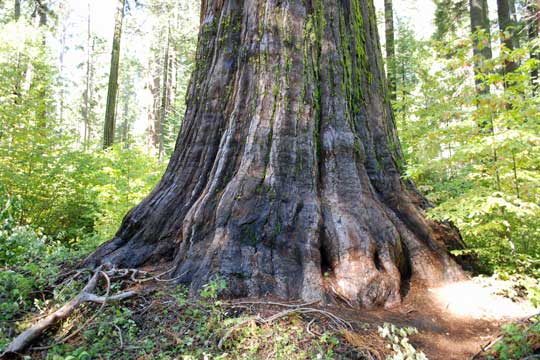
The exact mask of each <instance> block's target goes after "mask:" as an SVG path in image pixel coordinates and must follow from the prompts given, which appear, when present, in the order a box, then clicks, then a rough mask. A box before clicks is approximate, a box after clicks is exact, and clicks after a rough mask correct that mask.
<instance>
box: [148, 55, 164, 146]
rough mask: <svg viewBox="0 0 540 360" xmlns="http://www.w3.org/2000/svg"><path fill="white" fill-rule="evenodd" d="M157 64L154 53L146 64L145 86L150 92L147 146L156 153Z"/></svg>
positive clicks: (158, 82) (157, 113)
mask: <svg viewBox="0 0 540 360" xmlns="http://www.w3.org/2000/svg"><path fill="white" fill-rule="evenodd" d="M157 64H159V54H157V53H154V55H153V56H152V57H151V58H150V61H149V64H148V69H149V70H148V76H147V77H148V80H147V88H148V90H149V92H150V98H151V102H150V104H149V105H148V109H147V126H146V131H147V147H148V150H149V152H150V153H152V154H157V153H158V149H159V148H160V144H159V141H160V136H159V129H160V126H159V108H160V107H159V105H160V104H159V100H160V96H159V93H160V92H159V90H160V83H161V78H160V72H159V69H158V68H157Z"/></svg>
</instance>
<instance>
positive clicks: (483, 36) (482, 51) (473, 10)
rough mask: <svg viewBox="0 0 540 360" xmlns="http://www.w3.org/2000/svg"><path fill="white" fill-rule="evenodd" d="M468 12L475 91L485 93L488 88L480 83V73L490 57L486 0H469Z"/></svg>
mask: <svg viewBox="0 0 540 360" xmlns="http://www.w3.org/2000/svg"><path fill="white" fill-rule="evenodd" d="M469 14H470V19H471V33H472V39H473V56H474V74H475V84H476V91H477V92H478V94H481V95H485V94H487V93H488V92H489V88H487V87H486V86H484V85H483V84H482V83H483V81H482V80H481V79H480V74H482V73H483V72H484V65H485V60H488V59H491V57H492V53H491V35H490V34H491V33H490V28H489V17H488V14H489V11H488V3H487V0H469Z"/></svg>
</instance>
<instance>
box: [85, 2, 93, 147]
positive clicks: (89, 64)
mask: <svg viewBox="0 0 540 360" xmlns="http://www.w3.org/2000/svg"><path fill="white" fill-rule="evenodd" d="M93 52H94V37H93V36H92V18H91V3H90V1H88V15H87V18H86V61H85V68H86V69H85V70H86V71H85V79H84V84H85V89H84V92H83V96H82V98H83V106H82V118H83V123H84V129H83V145H84V147H85V148H86V147H87V145H88V142H89V141H90V133H91V131H90V130H91V129H90V126H91V125H90V122H91V120H90V118H91V113H92V109H91V107H92V97H93V96H92V95H93V94H92V93H93V91H92V90H93V85H92V83H93V74H94V69H93V61H92V56H93Z"/></svg>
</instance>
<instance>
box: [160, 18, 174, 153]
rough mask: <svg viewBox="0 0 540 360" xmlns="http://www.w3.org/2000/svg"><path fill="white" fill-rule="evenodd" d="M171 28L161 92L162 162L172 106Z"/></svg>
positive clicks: (166, 46)
mask: <svg viewBox="0 0 540 360" xmlns="http://www.w3.org/2000/svg"><path fill="white" fill-rule="evenodd" d="M170 41H171V26H170V24H169V25H168V26H167V40H166V41H165V54H164V56H163V66H162V69H163V72H162V78H163V86H162V90H161V104H160V107H159V137H160V139H159V159H160V160H162V159H163V156H164V151H165V148H164V146H165V139H164V137H165V121H166V119H167V113H168V110H169V105H170V93H171V92H172V91H171V82H170V81H171V74H170V70H171V64H170V60H171V57H170V48H171V44H170Z"/></svg>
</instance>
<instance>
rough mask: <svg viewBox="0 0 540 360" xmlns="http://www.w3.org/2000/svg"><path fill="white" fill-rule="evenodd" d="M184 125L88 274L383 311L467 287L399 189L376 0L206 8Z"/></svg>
mask: <svg viewBox="0 0 540 360" xmlns="http://www.w3.org/2000/svg"><path fill="white" fill-rule="evenodd" d="M201 19H202V23H201V31H200V35H199V42H198V50H197V66H196V69H195V71H194V73H193V76H192V81H191V84H190V87H189V91H188V100H187V111H186V115H185V120H184V122H183V124H182V128H181V131H180V134H179V137H178V140H177V143H176V149H175V151H174V153H173V155H172V158H171V161H170V163H169V165H168V168H167V170H166V172H165V174H164V176H163V178H162V179H161V181H160V183H159V184H158V186H157V187H156V188H155V189H154V191H153V192H152V193H151V194H150V195H149V196H148V197H147V198H146V199H145V200H144V201H143V202H142V203H141V204H139V205H138V206H137V207H135V208H133V209H132V210H131V211H130V212H129V214H128V215H127V216H126V217H125V218H124V221H123V223H122V225H121V227H120V229H119V230H118V232H117V234H116V236H115V237H114V238H113V239H112V240H110V241H109V242H107V243H106V244H104V245H102V246H101V247H100V248H99V249H98V250H97V251H96V252H95V253H94V254H93V255H92V256H91V257H90V258H89V259H88V260H87V264H89V265H96V264H97V263H103V262H110V263H114V264H117V265H120V266H130V267H136V266H141V265H144V264H156V263H159V262H163V261H172V262H173V264H174V266H175V267H176V268H175V270H174V275H173V276H175V277H179V281H180V282H182V283H185V284H189V286H190V288H191V291H192V292H195V291H197V290H198V289H199V288H200V287H201V286H202V285H204V284H205V283H208V282H209V281H210V280H211V279H212V278H214V277H215V276H220V277H223V278H225V279H226V280H227V282H228V287H227V291H228V292H229V295H231V296H267V295H271V296H277V297H280V298H285V299H298V298H302V299H305V300H315V299H325V298H326V297H327V296H328V295H331V294H332V293H334V294H339V297H341V298H346V299H347V300H348V301H349V302H350V303H352V304H354V305H357V306H365V307H372V306H380V305H385V306H392V305H396V304H398V303H399V302H400V299H401V294H402V291H403V289H404V288H405V285H406V284H407V282H408V281H409V280H410V279H411V277H412V279H413V280H417V281H419V282H423V283H425V284H428V285H430V284H438V283H440V282H442V281H447V280H454V279H457V278H461V277H463V274H462V271H461V268H460V267H459V266H458V265H457V264H456V263H455V262H454V260H453V259H452V258H451V257H450V255H449V254H448V253H447V248H461V247H462V246H463V243H462V241H461V239H460V237H459V234H458V233H457V232H456V231H455V230H454V229H453V228H452V227H450V226H447V225H444V224H438V223H435V222H433V221H430V220H428V219H426V218H425V217H424V215H423V212H422V209H421V208H422V207H425V206H427V204H426V201H425V200H424V199H423V198H422V197H421V196H420V195H419V194H418V192H417V191H416V190H415V188H414V186H413V185H412V184H411V183H409V182H404V181H402V179H401V173H400V171H401V169H402V167H403V156H402V153H401V150H400V145H399V142H398V139H397V136H396V132H395V127H394V120H393V115H392V111H391V109H390V104H389V102H388V101H387V100H386V99H387V98H386V96H385V95H386V93H385V92H386V85H385V83H384V82H385V77H384V73H383V62H382V56H381V51H380V45H379V39H378V35H377V27H376V21H375V11H374V7H373V3H372V2H371V1H370V0H339V1H338V0H312V1H300V0H291V1H279V0H214V1H208V2H207V1H203V3H202V14H201Z"/></svg>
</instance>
